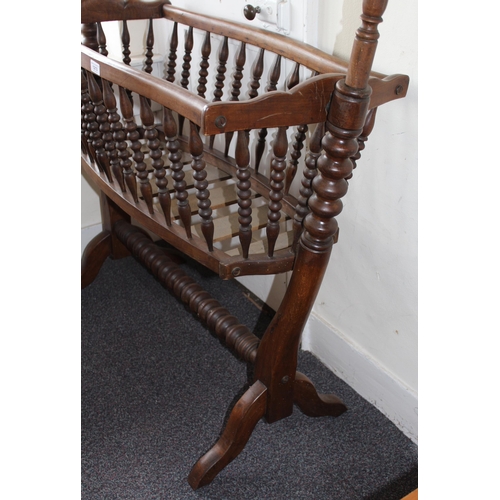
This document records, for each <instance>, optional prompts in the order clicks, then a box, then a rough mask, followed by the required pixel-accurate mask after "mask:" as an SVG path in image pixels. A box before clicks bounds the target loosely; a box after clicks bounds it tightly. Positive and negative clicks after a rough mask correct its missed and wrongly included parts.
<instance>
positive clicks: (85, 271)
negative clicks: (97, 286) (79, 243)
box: [82, 231, 111, 288]
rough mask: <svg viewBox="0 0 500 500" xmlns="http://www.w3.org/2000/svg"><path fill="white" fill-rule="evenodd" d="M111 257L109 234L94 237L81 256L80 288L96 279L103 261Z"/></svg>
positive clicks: (102, 233) (105, 232)
mask: <svg viewBox="0 0 500 500" xmlns="http://www.w3.org/2000/svg"><path fill="white" fill-rule="evenodd" d="M110 255H111V233H109V232H108V231H102V232H100V233H99V234H98V235H97V236H94V238H92V239H91V240H90V242H89V244H88V245H87V246H86V247H85V250H84V251H83V255H82V288H85V287H86V286H88V285H90V284H91V283H92V282H93V281H94V279H95V278H96V276H97V274H98V273H99V270H100V269H101V267H102V265H103V264H104V261H105V260H106V259H107V258H108V257H109V256H110Z"/></svg>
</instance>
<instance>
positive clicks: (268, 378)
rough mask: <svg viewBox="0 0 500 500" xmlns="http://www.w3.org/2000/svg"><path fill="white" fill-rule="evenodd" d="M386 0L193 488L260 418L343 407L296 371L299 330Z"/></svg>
mask: <svg viewBox="0 0 500 500" xmlns="http://www.w3.org/2000/svg"><path fill="white" fill-rule="evenodd" d="M386 6H387V0H364V1H363V13H362V15H361V20H362V25H361V27H360V28H359V29H358V31H357V32H356V38H355V41H354V44H353V49H352V53H351V58H350V62H349V66H348V71H347V75H346V77H345V78H344V79H342V80H340V81H339V82H338V83H337V85H336V88H335V90H334V92H333V95H332V99H331V105H330V110H329V113H328V118H327V122H326V133H325V135H324V137H323V140H322V147H323V150H324V152H323V154H322V155H321V156H320V158H319V159H318V173H317V175H316V176H315V177H314V180H313V182H312V190H313V195H312V196H311V198H310V199H309V209H310V212H309V213H308V215H307V216H306V217H305V219H304V222H303V226H304V228H303V232H302V234H301V237H300V240H299V243H298V245H297V256H296V260H295V265H294V270H293V275H292V278H291V281H290V284H289V285H288V288H287V291H286V294H285V297H284V299H283V301H282V303H281V306H280V307H279V309H278V311H277V313H276V315H275V316H274V318H273V320H272V322H271V324H270V325H269V327H268V329H267V330H266V332H265V334H264V337H263V338H262V341H261V342H260V345H259V348H258V351H257V358H256V362H255V376H254V377H255V378H254V384H253V385H252V386H251V387H250V388H249V389H248V391H247V392H246V393H245V394H244V395H243V396H242V398H241V399H240V400H239V402H238V403H237V405H236V406H235V408H234V409H233V411H232V413H231V415H230V418H229V421H228V424H227V426H226V428H225V430H224V432H223V434H222V436H221V438H220V439H219V441H218V442H217V443H216V445H215V446H214V447H213V448H212V449H211V450H209V452H208V453H206V454H205V455H204V456H203V457H202V458H200V460H199V461H198V462H197V463H196V464H195V466H194V467H193V469H192V471H191V474H190V477H189V482H190V484H191V486H192V487H193V488H198V487H199V486H203V485H205V484H208V483H209V482H211V481H212V480H213V478H214V477H215V476H216V474H217V473H218V472H220V470H222V468H224V467H225V466H226V465H227V464H228V463H229V462H230V461H231V460H233V459H234V458H235V457H236V456H237V455H238V453H239V452H240V451H241V450H242V449H243V448H244V446H245V444H246V442H247V441H248V439H249V437H250V435H251V433H252V431H253V429H254V427H255V425H256V424H257V422H258V420H259V419H260V418H261V417H262V416H265V417H266V420H267V421H268V422H275V421H277V420H280V419H282V418H285V417H287V416H289V415H290V414H291V413H292V411H293V404H294V403H295V404H297V405H298V406H299V407H300V408H301V410H302V411H303V412H304V413H305V414H307V415H310V416H321V415H333V416H336V415H339V414H341V413H342V412H343V411H345V410H346V407H345V406H344V405H343V403H342V402H341V401H340V400H339V399H338V398H336V397H335V396H333V395H329V396H320V395H318V394H317V392H316V390H315V388H314V385H313V384H312V382H311V381H310V380H309V379H308V378H307V377H305V376H304V375H302V374H300V373H298V372H296V368H297V354H298V347H299V342H300V337H301V334H302V330H303V328H304V326H305V323H306V321H307V319H308V316H309V313H310V312H311V309H312V306H313V304H314V301H315V299H316V296H317V293H318V291H319V288H320V286H321V282H322V280H323V277H324V274H325V271H326V267H327V264H328V261H329V258H330V254H331V250H332V246H333V244H334V243H335V242H336V241H337V238H338V223H337V221H336V219H335V217H336V216H337V215H339V214H340V212H341V211H342V201H341V198H342V197H343V196H344V195H345V194H346V193H347V189H348V182H347V179H348V178H350V177H351V175H352V170H353V160H352V159H351V158H352V157H354V156H355V155H356V154H357V152H358V147H359V145H358V137H359V136H360V135H361V133H362V131H363V127H364V124H365V120H366V116H367V112H368V105H369V100H370V94H371V88H370V87H369V85H368V78H369V75H370V71H371V68H372V63H373V59H374V56H375V51H376V47H377V40H378V38H379V33H378V29H377V27H378V24H379V23H380V22H381V21H382V15H383V13H384V11H385V8H386Z"/></svg>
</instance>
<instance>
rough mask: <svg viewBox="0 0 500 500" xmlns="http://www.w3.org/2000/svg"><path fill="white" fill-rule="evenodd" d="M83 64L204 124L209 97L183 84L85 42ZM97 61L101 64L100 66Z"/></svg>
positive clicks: (82, 65) (116, 82)
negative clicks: (114, 59) (149, 71)
mask: <svg viewBox="0 0 500 500" xmlns="http://www.w3.org/2000/svg"><path fill="white" fill-rule="evenodd" d="M81 50H82V63H81V67H82V68H85V69H86V70H88V71H91V72H92V73H95V74H97V75H98V76H100V77H101V78H104V79H105V80H108V81H109V82H111V83H115V84H117V85H120V86H121V87H124V88H126V89H128V90H131V91H133V92H137V93H138V94H140V95H142V96H144V97H148V98H149V99H151V100H153V101H155V102H157V103H159V104H161V105H163V106H166V107H168V108H169V109H171V110H172V111H175V112H177V113H181V114H182V115H183V116H185V117H186V118H187V119H188V120H190V121H192V122H193V123H196V124H197V125H201V121H202V116H203V113H204V110H205V107H206V106H207V101H206V100H205V99H203V98H202V97H200V96H197V95H195V94H193V93H192V92H190V91H189V90H186V89H184V88H182V87H179V86H177V85H174V84H172V83H170V82H167V81H166V80H161V79H159V78H156V77H154V76H151V75H149V74H148V73H145V72H144V71H139V70H136V69H134V68H132V67H130V66H127V65H126V64H124V63H121V62H118V61H113V60H112V59H110V58H108V57H105V56H103V55H101V54H99V53H98V52H96V51H95V50H92V49H89V48H88V47H85V45H82V46H81ZM96 65H97V66H96Z"/></svg>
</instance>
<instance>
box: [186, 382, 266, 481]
mask: <svg viewBox="0 0 500 500" xmlns="http://www.w3.org/2000/svg"><path fill="white" fill-rule="evenodd" d="M266 401H267V388H266V386H265V385H264V384H263V383H262V382H260V381H257V382H255V383H254V384H253V385H252V386H251V387H250V388H249V389H248V390H247V391H246V392H245V394H243V396H242V397H241V398H240V399H239V401H238V402H237V403H236V405H235V407H234V408H233V410H232V412H231V415H230V416H229V421H228V423H227V425H226V428H225V429H224V432H223V433H222V436H221V437H220V439H219V440H218V441H217V443H216V444H215V446H214V447H213V448H211V449H210V451H208V452H207V453H206V454H205V455H203V456H202V457H201V458H200V459H199V460H198V462H196V464H195V465H194V467H193V468H192V469H191V472H190V474H189V477H188V482H189V484H190V485H191V487H192V488H193V489H194V490H196V489H197V488H200V487H201V486H205V485H207V484H209V483H211V482H212V480H213V479H214V478H215V476H216V475H217V474H218V473H219V472H220V471H221V470H222V469H223V468H224V467H225V466H226V465H228V464H229V463H230V462H231V461H232V460H234V459H235V458H236V457H237V456H238V455H239V454H240V452H241V451H242V450H243V448H244V447H245V445H246V444H247V442H248V440H249V439H250V435H251V434H252V431H253V429H254V428H255V426H256V425H257V422H258V421H259V420H260V419H261V418H262V417H263V416H264V414H265V412H266Z"/></svg>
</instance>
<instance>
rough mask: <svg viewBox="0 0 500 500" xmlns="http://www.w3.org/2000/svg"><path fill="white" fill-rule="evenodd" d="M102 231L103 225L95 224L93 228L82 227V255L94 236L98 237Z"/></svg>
mask: <svg viewBox="0 0 500 500" xmlns="http://www.w3.org/2000/svg"><path fill="white" fill-rule="evenodd" d="M101 231H102V224H94V225H93V226H88V227H82V232H81V240H80V241H81V244H82V255H83V251H84V250H85V247H86V246H87V245H88V243H89V241H90V240H91V239H92V238H93V237H94V236H97V235H98V234H99V233H100V232H101Z"/></svg>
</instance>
